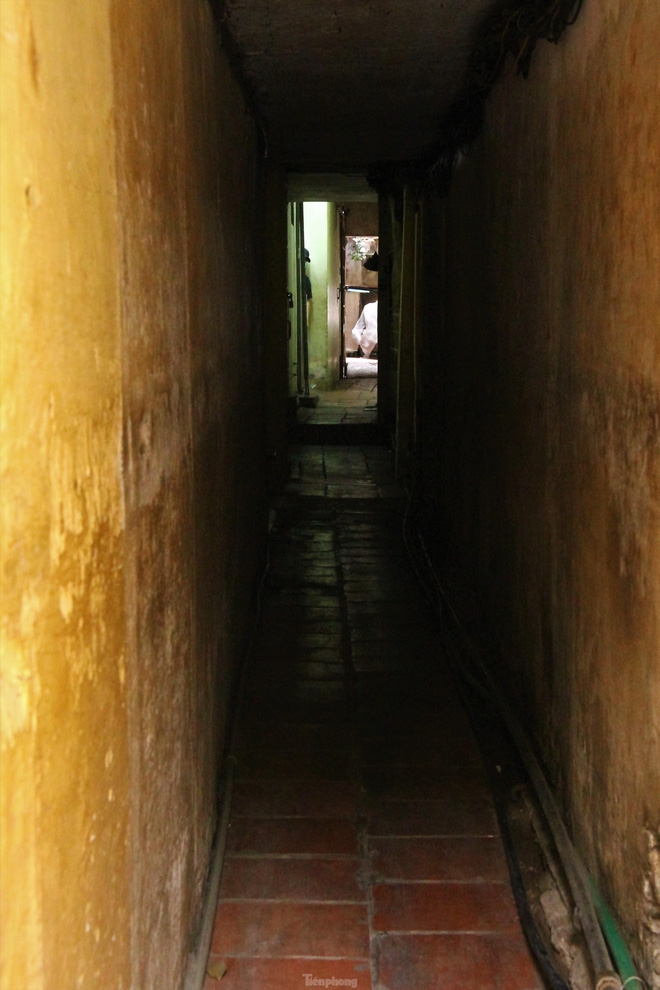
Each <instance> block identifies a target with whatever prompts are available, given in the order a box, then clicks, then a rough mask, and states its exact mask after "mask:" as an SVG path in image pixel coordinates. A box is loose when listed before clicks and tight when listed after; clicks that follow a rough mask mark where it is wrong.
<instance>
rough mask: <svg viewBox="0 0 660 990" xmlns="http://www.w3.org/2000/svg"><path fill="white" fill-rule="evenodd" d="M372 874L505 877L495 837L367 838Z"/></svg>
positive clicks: (478, 878) (503, 879)
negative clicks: (370, 853) (370, 854)
mask: <svg viewBox="0 0 660 990" xmlns="http://www.w3.org/2000/svg"><path fill="white" fill-rule="evenodd" d="M369 846H370V849H371V852H372V856H371V861H372V864H373V868H374V871H375V872H376V875H377V876H379V877H382V878H384V879H388V880H445V881H447V880H456V881H470V880H473V881H491V882H494V883H504V882H506V881H508V876H509V875H508V871H507V865H506V858H505V856H504V851H503V850H502V845H501V843H500V840H499V838H478V837H473V836H470V837H469V838H462V837H446V838H426V839H414V838H410V837H407V838H397V839H371V840H370V842H369Z"/></svg>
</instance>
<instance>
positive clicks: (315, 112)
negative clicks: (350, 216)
mask: <svg viewBox="0 0 660 990" xmlns="http://www.w3.org/2000/svg"><path fill="white" fill-rule="evenodd" d="M497 2H498V0H225V6H224V17H225V24H226V26H227V28H228V30H229V33H230V34H231V36H232V39H233V42H234V46H235V48H236V49H237V54H238V56H239V58H240V60H241V63H242V68H243V73H244V76H245V78H246V80H247V82H248V84H249V86H250V87H251V89H252V93H253V96H254V99H255V102H256V104H257V108H258V110H259V113H260V115H261V117H262V120H263V122H264V127H265V131H266V136H267V140H268V145H269V153H270V154H271V155H273V156H274V157H276V158H277V159H279V160H282V161H284V162H286V163H288V164H290V165H293V166H300V167H306V168H308V169H310V170H312V169H315V168H323V167H326V168H327V169H328V170H332V169H333V168H334V167H338V166H342V165H343V166H351V167H368V166H369V165H370V164H372V163H374V162H382V161H400V160H406V159H410V158H415V157H417V156H418V155H420V154H422V153H423V152H424V151H425V149H427V148H428V147H429V146H430V145H432V144H433V143H434V141H435V140H436V138H437V137H438V133H439V122H440V120H441V118H442V116H443V113H444V112H445V110H446V109H447V107H448V105H449V104H450V103H451V101H452V99H453V98H454V97H455V96H456V95H457V93H458V91H459V89H460V87H461V84H462V82H463V79H464V74H465V68H466V60H467V56H468V53H469V51H470V47H471V43H472V39H473V38H474V35H475V31H476V29H477V27H478V26H479V24H480V22H481V20H482V19H483V17H484V15H485V13H486V12H487V11H488V10H490V9H492V8H493V7H495V6H496V5H497Z"/></svg>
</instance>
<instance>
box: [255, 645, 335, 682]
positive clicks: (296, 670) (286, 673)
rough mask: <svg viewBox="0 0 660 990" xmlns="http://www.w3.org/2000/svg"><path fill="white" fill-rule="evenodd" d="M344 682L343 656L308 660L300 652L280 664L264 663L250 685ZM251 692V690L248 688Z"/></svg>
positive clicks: (257, 669) (256, 667)
mask: <svg viewBox="0 0 660 990" xmlns="http://www.w3.org/2000/svg"><path fill="white" fill-rule="evenodd" d="M343 680H344V663H343V660H342V659H341V654H340V655H337V654H334V653H333V654H328V655H327V656H324V657H323V659H321V660H318V659H308V657H307V656H305V655H304V654H303V655H302V656H301V655H300V654H299V653H298V652H296V653H295V654H293V655H290V656H288V657H287V658H286V659H285V660H281V661H279V662H278V663H276V664H275V663H269V662H264V663H260V664H258V665H257V666H255V667H254V670H253V672H252V678H251V681H250V684H258V685H260V686H262V685H264V684H275V683H281V684H286V683H290V682H292V681H340V682H343ZM248 690H249V688H248Z"/></svg>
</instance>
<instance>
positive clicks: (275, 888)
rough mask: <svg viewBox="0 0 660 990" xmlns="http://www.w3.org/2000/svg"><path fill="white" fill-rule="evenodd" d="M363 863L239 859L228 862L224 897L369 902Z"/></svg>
mask: <svg viewBox="0 0 660 990" xmlns="http://www.w3.org/2000/svg"><path fill="white" fill-rule="evenodd" d="M359 866H360V863H359V860H358V859H357V857H356V858H355V859H291V858H289V857H285V858H276V857H264V858H259V857H252V856H245V857H238V858H229V859H227V860H226V861H225V865H224V867H223V871H222V885H221V888H220V897H221V898H224V899H245V898H248V899H262V900H292V901H359V902H362V901H364V900H365V893H364V890H363V889H361V887H360V885H359V883H358V870H359Z"/></svg>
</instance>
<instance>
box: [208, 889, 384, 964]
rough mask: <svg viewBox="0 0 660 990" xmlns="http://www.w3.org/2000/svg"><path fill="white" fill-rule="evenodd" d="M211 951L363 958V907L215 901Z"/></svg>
mask: <svg viewBox="0 0 660 990" xmlns="http://www.w3.org/2000/svg"><path fill="white" fill-rule="evenodd" d="M211 952H212V953H214V954H215V955H219V956H227V955H229V956H275V957H280V958H281V957H283V956H326V957H327V956H333V957H338V958H347V959H366V958H368V955H369V931H368V924H367V907H366V905H363V904H286V903H274V902H263V901H220V903H219V904H218V913H217V915H216V921H215V928H214V931H213V940H212V943H211Z"/></svg>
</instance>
